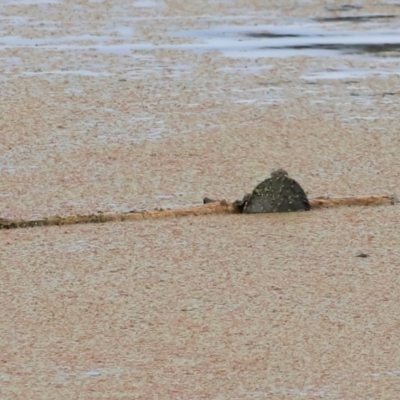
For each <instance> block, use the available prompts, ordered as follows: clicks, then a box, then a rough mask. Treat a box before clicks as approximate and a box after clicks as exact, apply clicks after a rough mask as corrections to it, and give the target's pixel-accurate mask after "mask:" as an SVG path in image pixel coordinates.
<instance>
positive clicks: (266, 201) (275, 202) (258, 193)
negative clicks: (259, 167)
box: [243, 176, 310, 214]
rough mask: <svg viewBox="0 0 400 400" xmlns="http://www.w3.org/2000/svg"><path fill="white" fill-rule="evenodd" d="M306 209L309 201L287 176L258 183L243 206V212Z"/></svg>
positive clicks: (298, 186) (301, 189) (297, 185)
mask: <svg viewBox="0 0 400 400" xmlns="http://www.w3.org/2000/svg"><path fill="white" fill-rule="evenodd" d="M300 210H303V211H308V210H310V203H309V202H308V199H307V195H306V193H305V192H304V190H303V188H302V187H301V186H300V185H299V184H298V183H297V182H296V181H295V180H294V179H292V178H289V177H288V176H275V177H272V178H268V179H266V180H265V181H263V182H261V183H260V184H258V185H257V186H256V187H255V189H254V190H253V192H252V193H251V195H250V196H249V198H248V199H247V201H246V204H245V205H244V207H243V213H245V214H256V213H273V212H290V211H300Z"/></svg>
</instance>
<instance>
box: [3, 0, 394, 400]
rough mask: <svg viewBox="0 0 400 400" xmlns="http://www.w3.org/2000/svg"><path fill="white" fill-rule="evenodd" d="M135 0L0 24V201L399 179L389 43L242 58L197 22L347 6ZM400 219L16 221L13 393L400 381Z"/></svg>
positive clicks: (387, 384)
mask: <svg viewBox="0 0 400 400" xmlns="http://www.w3.org/2000/svg"><path fill="white" fill-rule="evenodd" d="M127 3H128V2H122V1H121V2H118V1H117V2H113V3H112V4H111V3H100V2H85V3H82V4H77V3H74V2H70V1H67V2H63V3H54V4H42V3H40V4H38V5H36V6H35V5H29V4H28V5H24V6H18V5H15V4H11V3H10V4H9V5H7V6H2V8H1V10H0V14H1V16H2V17H1V18H0V26H2V28H3V31H4V33H3V36H7V37H12V38H13V37H19V36H20V37H23V38H25V40H26V41H25V42H24V41H21V38H19V39H18V40H17V39H13V40H14V41H17V42H18V43H17V44H15V43H14V44H12V43H13V42H12V40H11V39H3V42H2V41H1V40H0V45H2V43H3V44H4V43H8V44H6V45H4V46H5V47H3V48H2V52H1V54H2V60H1V61H0V71H1V72H2V73H1V78H0V79H1V84H2V90H1V93H0V99H1V101H0V110H1V115H2V121H1V125H0V126H1V138H0V204H1V214H0V216H1V217H3V218H36V217H43V216H52V215H73V214H88V213H92V212H96V211H102V212H121V211H128V210H132V209H153V208H155V207H164V208H165V207H179V206H187V205H193V204H200V203H201V200H202V198H203V197H204V196H209V197H212V198H219V199H223V198H225V199H228V200H235V199H237V198H241V197H242V195H243V194H244V193H246V192H248V191H249V190H250V189H252V187H254V185H255V184H257V183H258V182H260V181H261V180H262V179H264V178H265V177H266V176H268V174H269V171H270V169H272V168H276V167H284V168H285V169H287V170H288V171H289V172H290V175H291V176H292V177H293V178H295V179H296V180H298V181H299V183H300V184H301V185H302V186H303V187H304V188H305V190H306V191H307V192H308V195H309V197H311V198H312V197H317V196H322V195H331V196H349V195H370V194H371V195H372V194H376V195H384V194H389V195H399V194H400V193H399V190H398V182H399V177H400V174H399V171H400V161H399V157H398V155H399V154H400V143H399V138H398V121H397V120H398V118H397V115H398V112H399V105H398V101H397V100H398V96H399V94H398V93H397V91H396V90H397V89H396V88H397V86H398V75H397V73H396V72H395V68H394V65H396V63H395V62H394V61H393V58H391V57H390V55H387V56H386V57H385V56H380V57H377V56H376V55H374V54H366V55H365V54H364V55H357V56H355V55H349V56H343V55H338V56H334V57H332V56H325V55H324V56H317V57H311V56H307V55H304V54H298V55H295V56H291V57H273V58H271V57H265V56H263V55H261V54H262V51H261V50H259V51H260V57H258V58H254V57H252V58H247V57H244V56H243V55H236V57H233V56H232V55H231V56H229V55H227V54H225V53H224V52H220V51H212V52H210V51H198V50H196V49H195V48H193V49H192V48H190V45H193V46H194V45H195V44H196V43H205V42H206V39H201V38H200V39H196V38H191V37H186V36H184V35H182V34H181V32H182V30H185V29H191V30H202V29H203V30H204V29H208V28H212V27H219V26H221V25H249V26H251V25H254V26H256V24H258V23H259V24H271V25H273V24H277V25H282V24H283V22H284V23H285V24H289V23H288V19H290V18H300V19H301V18H306V17H310V16H311V15H312V16H315V17H321V18H322V17H328V16H332V15H337V12H335V13H333V14H332V11H328V10H326V9H325V7H322V6H318V5H315V4H314V3H312V2H307V3H305V4H304V5H303V6H302V7H298V6H297V7H296V4H298V3H297V2H296V3H294V2H293V4H292V3H290V2H288V3H287V5H286V6H285V8H281V9H277V8H274V7H273V6H272V5H271V6H268V4H267V3H266V2H264V1H263V2H257V1H255V0H254V1H251V2H248V1H246V2H245V1H242V2H235V3H234V4H232V2H228V1H227V2H222V1H221V2H216V1H215V2H202V3H201V4H200V3H199V4H198V5H193V4H186V5H182V4H181V2H176V1H170V2H165V3H159V2H150V1H149V2H137V3H132V4H131V3H130V2H129V4H127ZM153 3H154V4H155V6H154V7H151V4H153ZM193 3H196V4H197V2H193ZM135 4H136V5H139V6H140V7H137V6H136V7H135ZM399 10H400V9H399V8H398V7H395V6H394V5H391V6H388V5H387V6H380V7H378V6H375V7H370V8H366V7H364V8H363V9H362V10H356V11H354V13H359V14H364V13H370V14H371V13H375V14H376V13H379V14H398V13H400V11H399ZM351 12H353V11H351ZM18 21H19V22H18ZM40 21H43V22H42V23H43V24H44V25H40ZM266 21H267V22H266ZM282 21H283V22H282ZM396 21H397V19H394V20H391V22H390V24H391V26H392V25H393V26H394V27H396V26H398V22H397V23H396ZM295 22H296V21H295ZM300 22H301V23H302V24H305V21H304V20H302V19H301V20H300ZM297 23H298V22H297ZM373 23H374V24H375V25H374V29H380V28H382V27H385V26H386V25H385V24H387V20H385V19H383V21H379V20H377V21H374V22H373ZM323 28H324V29H327V30H330V29H334V28H335V29H336V28H337V27H333V26H331V25H329V24H328V25H326V26H323ZM321 29H322V28H321ZM346 29H352V30H354V31H357V30H362V29H364V25H357V24H352V25H349V26H348V25H346ZM51 32H53V33H51ZM88 32H89V33H90V35H92V36H91V37H89V36H88V37H86V36H84V35H88V34H89V33H88ZM96 35H97V36H98V37H97V39H96ZM103 36H107V37H110V38H111V39H110V38H109V39H104V38H103ZM114 36H115V37H114ZM67 37H68V38H69V39H66V38H67ZM72 37H75V38H76V37H79V41H77V40H75V39H74V40H75V42H76V43H75V42H74V40H72V39H71V38H72ZM29 38H30V40H32V41H31V42H29V40H28V39H29ZM32 38H36V39H35V40H39V38H40V39H42V40H43V41H39V42H37V43H36V44H38V46H35V42H34V40H33V39H32ZM57 38H59V39H58V40H59V42H57ZM85 38H86V39H85ZM102 38H103V39H102ZM85 40H87V42H85ZM202 40H203V41H202ZM10 43H11V44H10ZM128 44H129V45H132V46H136V47H135V48H130V47H129V46H128ZM138 44H142V45H143V46H145V47H144V48H143V49H138V48H137V45H138ZM149 44H152V45H153V46H154V45H157V46H158V47H155V48H150V47H151V46H149ZM178 45H184V46H189V48H185V47H183V48H179V46H178ZM62 46H64V47H62ZM96 46H97V47H96ZM113 46H114V47H113ZM146 46H147V47H146ZM174 46H175V47H174ZM176 46H178V47H176ZM329 74H332V75H329ZM346 74H348V75H346ZM338 76H339V77H340V78H338ZM399 222H400V213H399V206H382V207H353V208H342V209H332V210H318V211H312V212H309V213H295V214H279V215H255V216H253V215H246V216H245V215H224V216H203V217H186V218H180V219H168V220H156V221H140V222H125V223H109V224H102V225H80V226H68V227H50V228H32V229H16V230H13V231H1V232H0V249H1V250H0V265H1V268H0V288H1V290H0V302H1V304H2V307H1V311H0V320H1V324H0V333H1V334H0V337H1V340H0V346H1V348H0V350H1V351H0V354H1V358H0V393H1V397H2V398H4V399H20V398H21V399H22V398H30V399H44V398H53V399H55V398H56V399H58V398H60V399H61V398H85V399H100V398H106V399H114V398H115V399H117V398H125V399H132V398H140V399H150V398H163V399H167V398H173V399H236V398H237V399H264V398H273V399H297V398H299V399H300V398H327V399H328V398H329V399H361V398H363V399H364V398H371V399H394V398H397V395H396V393H398V385H399V379H400V351H399V349H398V343H399V339H400V337H399V336H400V335H399V332H398V331H399V330H398V325H399V321H400V320H399V316H398V314H399V313H398V304H399V297H400V292H399V290H398V288H397V285H398V281H399V279H398V271H397V270H398V265H399V263H398V260H399V256H400V247H399V245H398V227H399ZM359 252H364V253H366V254H368V255H369V257H367V258H359V257H356V255H357V254H358V253H359Z"/></svg>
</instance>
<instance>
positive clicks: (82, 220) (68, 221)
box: [0, 196, 398, 229]
mask: <svg viewBox="0 0 400 400" xmlns="http://www.w3.org/2000/svg"><path fill="white" fill-rule="evenodd" d="M208 200H210V201H209V202H207V203H206V204H202V205H199V206H192V207H186V208H177V209H173V210H153V211H142V212H136V211H132V212H128V213H119V214H101V213H99V214H90V215H73V216H68V217H58V216H56V217H50V218H43V219H38V220H8V219H2V218H0V229H14V228H29V227H35V226H57V225H74V224H89V223H103V222H112V221H137V220H143V219H159V218H168V217H183V216H187V215H195V216H196V215H206V214H239V213H241V209H240V207H237V206H235V205H234V203H231V202H229V201H226V200H221V201H213V200H211V199H208ZM397 202H398V200H397V199H396V198H395V197H392V196H363V197H337V198H334V197H317V198H315V199H311V200H310V206H311V209H318V208H328V207H340V206H374V205H384V204H395V203H397Z"/></svg>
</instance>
